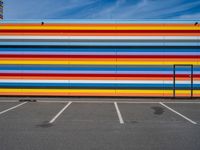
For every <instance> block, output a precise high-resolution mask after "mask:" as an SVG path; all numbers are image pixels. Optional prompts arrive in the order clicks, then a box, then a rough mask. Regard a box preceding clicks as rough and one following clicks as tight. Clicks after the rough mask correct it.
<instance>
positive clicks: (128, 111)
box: [0, 99, 200, 150]
mask: <svg viewBox="0 0 200 150" xmlns="http://www.w3.org/2000/svg"><path fill="white" fill-rule="evenodd" d="M69 100H71V101H65V102H64V101H62V102H61V101H57V102H56V101H54V102H47V101H46V102H44V101H43V102H26V103H25V102H18V103H12V104H14V106H16V105H18V104H23V103H25V104H23V105H22V106H19V107H17V108H16V109H14V110H12V111H8V112H6V113H4V114H3V115H0V133H1V134H0V146H1V149H2V150H7V149H15V150H27V149H30V150H35V149H49V150H54V149H61V150H64V149H77V150H79V149H80V150H88V149H96V148H97V147H98V149H113V150H121V149H124V150H129V149H154V150H159V149H163V150H168V149H182V150H188V149H192V150H199V148H200V143H199V142H198V141H199V138H200V134H199V133H200V124H199V121H198V119H199V118H198V115H199V110H198V108H199V107H197V106H199V105H200V104H199V103H195V104H194V103H193V104H191V103H185V102H184V103H181V101H179V102H178V103H172V101H166V102H162V103H163V104H165V105H166V106H168V107H170V108H172V109H173V110H175V111H176V112H178V113H181V114H182V115H185V116H186V117H188V118H190V119H192V120H194V121H196V122H197V124H192V123H190V122H189V121H188V120H186V119H184V118H183V117H181V116H180V115H177V114H176V113H174V112H173V111H171V110H169V109H168V108H166V107H164V106H163V105H161V103H160V102H154V101H152V102H150V101H146V102H142V103H141V102H134V101H132V102H130V101H129V102H126V101H106V102H103V101H93V102H91V101H90V102H89V101H72V99H69ZM1 104H3V103H2V102H0V105H1ZM9 104H11V103H9ZM2 106H3V105H2ZM12 106H13V105H12ZM12 106H9V108H10V107H12ZM193 109H195V110H196V111H194V110H193ZM54 118H55V120H54V121H53V122H52V123H50V121H51V120H52V119H54ZM120 118H121V119H122V120H123V123H121V121H120ZM19 143H21V144H19Z"/></svg>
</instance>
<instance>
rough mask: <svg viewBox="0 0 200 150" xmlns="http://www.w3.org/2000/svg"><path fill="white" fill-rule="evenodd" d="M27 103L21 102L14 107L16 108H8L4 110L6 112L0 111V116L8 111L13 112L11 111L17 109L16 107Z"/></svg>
mask: <svg viewBox="0 0 200 150" xmlns="http://www.w3.org/2000/svg"><path fill="white" fill-rule="evenodd" d="M26 103H27V102H23V103H21V104H18V105H16V106H13V107H11V108H8V109H6V110H4V111H1V112H0V115H2V114H4V113H6V112H8V111H10V110H13V109H15V108H17V107H20V106H22V105H24V104H26Z"/></svg>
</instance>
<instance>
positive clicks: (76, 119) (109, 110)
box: [56, 103, 119, 124]
mask: <svg viewBox="0 0 200 150" xmlns="http://www.w3.org/2000/svg"><path fill="white" fill-rule="evenodd" d="M69 122H73V123H109V122H112V123H119V121H118V117H117V113H116V110H115V107H114V104H113V103H108V104H107V103H106V104H104V103H72V104H71V105H70V106H69V108H67V109H66V110H65V112H63V114H62V116H61V117H60V118H59V119H58V120H57V121H56V123H61V124H67V123H69Z"/></svg>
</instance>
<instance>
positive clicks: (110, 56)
mask: <svg viewBox="0 0 200 150" xmlns="http://www.w3.org/2000/svg"><path fill="white" fill-rule="evenodd" d="M199 57H200V56H199V55H49V54H47V55H46V54H44V55H43V54H41V55H40V54H39V55H38V54H30V55H29V54H0V58H194V59H195V58H199Z"/></svg>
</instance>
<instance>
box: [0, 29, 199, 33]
mask: <svg viewBox="0 0 200 150" xmlns="http://www.w3.org/2000/svg"><path fill="white" fill-rule="evenodd" d="M6 32H10V33H32V32H33V33H60V32H61V33H199V32H200V31H199V30H42V29H41V30H12V29H9V30H1V31H0V33H6Z"/></svg>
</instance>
